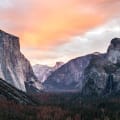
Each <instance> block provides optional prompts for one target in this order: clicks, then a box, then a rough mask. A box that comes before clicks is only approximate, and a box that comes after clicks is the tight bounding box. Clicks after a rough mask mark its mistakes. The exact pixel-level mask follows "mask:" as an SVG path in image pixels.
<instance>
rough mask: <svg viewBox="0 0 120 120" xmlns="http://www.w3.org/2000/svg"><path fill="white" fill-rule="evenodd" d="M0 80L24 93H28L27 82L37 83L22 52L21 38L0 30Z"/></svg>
mask: <svg viewBox="0 0 120 120" xmlns="http://www.w3.org/2000/svg"><path fill="white" fill-rule="evenodd" d="M0 78H2V79H4V80H6V82H8V83H10V84H11V85H13V86H15V87H16V88H18V89H20V90H23V91H26V88H25V82H28V81H37V78H36V77H35V75H34V73H33V70H32V67H31V65H30V62H29V61H28V60H27V59H26V58H25V57H24V55H23V54H22V53H21V52H20V44H19V38H18V37H16V36H14V35H11V34H8V33H6V32H4V31H2V30H0ZM33 84H34V83H33Z"/></svg>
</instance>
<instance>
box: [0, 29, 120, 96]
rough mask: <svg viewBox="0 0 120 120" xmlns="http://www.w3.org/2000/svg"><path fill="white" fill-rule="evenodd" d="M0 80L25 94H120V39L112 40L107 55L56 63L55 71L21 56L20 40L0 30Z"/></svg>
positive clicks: (94, 54)
mask: <svg viewBox="0 0 120 120" xmlns="http://www.w3.org/2000/svg"><path fill="white" fill-rule="evenodd" d="M0 78H1V79H3V80H4V81H6V82H7V83H9V84H11V85H12V86H14V87H16V88H18V89H19V90H22V91H25V92H28V93H35V94H36V93H39V92H40V91H41V90H42V91H50V92H63V91H64V92H70V91H72V92H73V91H77V92H79V93H80V95H81V96H100V95H110V94H114V93H119V91H120V38H114V39H112V40H111V44H110V46H109V47H108V50H107V52H106V53H104V54H101V53H98V52H95V53H93V54H89V55H86V56H82V57H78V58H75V59H73V60H70V61H69V62H68V63H65V64H64V63H62V62H57V63H56V65H55V66H54V67H48V66H43V65H35V66H33V69H32V67H31V65H30V62H29V61H28V60H27V59H26V58H25V57H24V55H23V54H22V53H21V52H20V44H19V38H18V37H16V36H14V35H11V34H8V33H6V32H4V31H2V30H0Z"/></svg>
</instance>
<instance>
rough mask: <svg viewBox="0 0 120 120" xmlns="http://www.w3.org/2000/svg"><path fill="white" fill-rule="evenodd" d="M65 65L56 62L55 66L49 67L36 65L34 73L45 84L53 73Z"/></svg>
mask: <svg viewBox="0 0 120 120" xmlns="http://www.w3.org/2000/svg"><path fill="white" fill-rule="evenodd" d="M63 64H64V63H63V62H56V64H55V66H53V67H49V66H47V65H40V64H36V65H34V66H33V72H34V73H35V75H36V77H37V78H38V80H39V81H40V82H41V83H43V82H45V80H46V79H47V77H48V76H50V75H51V74H52V72H54V71H56V70H57V69H58V68H60V67H61V66H62V65H63Z"/></svg>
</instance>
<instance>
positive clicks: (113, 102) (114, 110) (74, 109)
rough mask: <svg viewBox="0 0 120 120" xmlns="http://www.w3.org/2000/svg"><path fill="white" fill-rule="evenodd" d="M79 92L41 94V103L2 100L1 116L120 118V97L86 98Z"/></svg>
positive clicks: (20, 119)
mask: <svg viewBox="0 0 120 120" xmlns="http://www.w3.org/2000/svg"><path fill="white" fill-rule="evenodd" d="M77 96H78V94H76V95H74V96H73V94H59V95H58V94H52V93H48V94H46V93H45V94H44V93H42V94H40V95H37V96H34V99H37V101H39V102H38V105H36V106H30V105H20V104H16V103H14V102H8V101H5V100H0V120H120V98H119V97H116V98H109V99H102V100H100V99H94V100H93V99H89V100H88V99H84V100H81V99H79V98H78V97H77Z"/></svg>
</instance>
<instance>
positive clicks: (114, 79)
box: [82, 38, 120, 95]
mask: <svg viewBox="0 0 120 120" xmlns="http://www.w3.org/2000/svg"><path fill="white" fill-rule="evenodd" d="M84 80H86V84H85V86H84V88H83V90H82V94H83V95H101V94H102V95H106V94H107V95H109V94H112V93H116V92H118V91H119V90H120V39H119V38H115V39H112V41H111V44H110V46H109V48H108V50H107V53H106V54H105V55H104V56H101V57H100V56H96V57H95V58H94V59H92V60H91V62H90V64H89V66H88V67H87V69H86V70H85V79H84Z"/></svg>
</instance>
